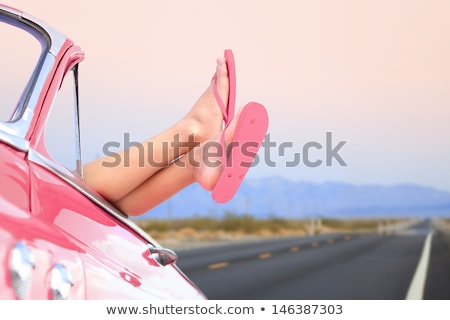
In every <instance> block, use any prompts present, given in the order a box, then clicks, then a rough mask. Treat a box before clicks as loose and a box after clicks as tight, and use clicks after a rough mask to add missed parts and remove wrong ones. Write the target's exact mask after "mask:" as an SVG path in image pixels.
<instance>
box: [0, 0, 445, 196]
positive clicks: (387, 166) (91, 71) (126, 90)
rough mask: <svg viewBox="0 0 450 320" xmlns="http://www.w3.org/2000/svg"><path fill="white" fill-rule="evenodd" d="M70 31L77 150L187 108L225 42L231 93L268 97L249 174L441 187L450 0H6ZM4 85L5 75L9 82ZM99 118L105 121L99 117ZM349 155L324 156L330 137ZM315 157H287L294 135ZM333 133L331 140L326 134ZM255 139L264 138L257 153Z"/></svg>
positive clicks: (241, 98) (168, 120) (167, 120)
mask: <svg viewBox="0 0 450 320" xmlns="http://www.w3.org/2000/svg"><path fill="white" fill-rule="evenodd" d="M3 3H4V4H7V5H10V6H12V7H16V8H18V9H21V10H23V11H26V12H28V13H30V14H32V15H34V16H36V17H39V18H40V19H42V20H44V21H46V22H47V23H49V24H50V25H52V26H54V27H55V28H56V29H58V30H60V31H61V32H63V33H64V34H66V35H67V36H68V37H69V38H70V39H72V40H74V41H75V43H76V44H78V45H80V46H81V47H82V49H83V50H84V51H85V53H86V59H85V61H84V62H83V63H82V65H81V67H80V81H81V83H80V91H81V108H82V123H83V127H82V130H83V144H84V150H83V151H84V158H85V159H86V161H89V160H92V159H94V158H95V157H98V156H100V155H101V150H102V146H103V144H104V143H106V142H108V141H117V142H122V141H123V139H124V138H123V137H124V134H125V133H129V134H130V137H131V139H132V140H136V141H140V140H144V139H146V138H148V137H150V136H153V135H156V134H157V133H159V132H160V131H162V130H164V129H166V128H167V127H169V126H170V125H172V124H173V123H174V122H176V121H177V120H178V119H180V118H181V117H183V116H184V115H185V114H186V113H187V111H188V110H189V109H190V107H191V106H192V105H193V104H194V103H195V101H196V100H197V98H198V97H199V96H200V95H201V94H202V93H203V91H204V90H205V89H206V87H207V86H208V85H209V82H210V79H211V76H212V74H213V72H214V68H215V59H216V58H217V57H219V56H221V55H222V54H223V50H224V49H232V50H233V52H234V56H235V60H236V69H237V71H236V72H237V106H238V107H239V106H241V105H244V104H245V103H247V102H249V101H257V102H260V103H262V104H263V105H264V106H265V107H266V108H267V110H268V113H269V119H270V125H269V133H270V139H271V141H274V142H276V144H277V146H279V145H280V144H282V143H283V142H290V143H292V148H290V149H286V150H285V152H284V156H282V155H281V153H282V152H281V151H279V150H277V149H276V148H272V149H271V151H270V160H271V161H272V162H274V163H275V166H270V165H268V164H264V163H263V162H260V164H259V165H258V166H256V167H254V168H252V169H251V170H250V171H249V173H248V176H249V177H264V176H282V177H285V178H288V179H292V180H307V181H314V182H323V181H342V182H350V183H355V184H383V185H393V184H402V183H413V184H419V185H424V186H431V187H434V188H438V189H442V190H446V191H450V170H449V169H448V164H449V163H450V139H448V138H449V137H450V128H449V126H448V123H449V120H450V108H449V106H450V58H449V57H450V41H449V40H448V31H449V30H450V19H448V16H449V14H450V2H449V1H446V0H430V1H418V0H398V1H385V0H376V1H375V0H366V1H357V0H341V1H336V0H322V1H301V0H281V1H266V0H258V1H253V0H252V1H238V0H227V1H207V0H193V1H174V0H169V1H153V0H129V1H127V2H118V1H104V0H100V1H87V0H78V1H52V0H33V1H26V0H18V1H8V0H3ZM11 85H13V84H11ZM100 127H101V129H99V128H100ZM327 132H330V133H331V137H332V141H331V145H330V147H331V148H332V147H335V146H336V145H338V144H339V143H340V142H341V141H345V143H344V144H343V145H342V147H341V148H340V149H339V155H340V157H341V158H342V159H343V160H344V161H345V163H346V164H347V166H341V165H340V164H339V163H338V162H337V161H335V160H336V159H334V160H333V162H332V165H331V166H326V165H325V151H326V147H325V146H326V136H327ZM310 142H315V143H320V144H321V145H322V146H323V149H321V150H316V149H310V153H309V157H310V159H311V160H313V161H314V160H324V162H323V163H322V165H320V166H318V167H314V168H312V167H308V166H306V165H305V164H304V163H303V162H301V163H299V164H298V165H295V166H288V165H287V163H288V162H291V161H292V159H293V158H294V154H295V153H301V154H303V146H304V145H305V144H306V145H307V144H308V143H310ZM329 143H330V141H329ZM263 153H264V151H262V153H261V156H262V155H263Z"/></svg>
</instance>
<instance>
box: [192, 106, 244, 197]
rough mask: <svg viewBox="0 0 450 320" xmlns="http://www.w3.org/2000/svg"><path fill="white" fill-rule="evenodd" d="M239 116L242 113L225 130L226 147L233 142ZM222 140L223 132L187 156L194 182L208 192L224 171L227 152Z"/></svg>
mask: <svg viewBox="0 0 450 320" xmlns="http://www.w3.org/2000/svg"><path fill="white" fill-rule="evenodd" d="M239 115H240V111H239V112H238V114H237V115H236V117H235V118H234V119H233V120H232V121H231V123H230V124H229V125H228V127H227V128H226V130H225V133H224V137H223V139H224V141H225V142H224V143H225V145H226V146H227V145H229V144H230V143H231V142H232V141H233V136H234V131H235V129H236V124H237V120H238V119H239ZM221 139H222V132H219V133H218V134H217V136H216V137H214V139H212V140H208V141H205V142H203V143H202V144H200V145H199V146H197V147H195V148H193V149H192V150H191V151H190V152H189V153H188V155H187V157H188V158H187V159H186V160H187V162H188V164H187V165H188V166H189V167H190V168H191V170H192V176H193V179H194V181H195V182H197V183H198V184H200V185H201V186H202V188H204V189H205V190H208V191H211V190H212V189H213V188H214V186H215V185H216V183H217V180H218V179H219V176H220V174H221V172H222V170H223V163H222V162H223V161H224V157H223V152H225V151H224V147H223V146H222V144H221Z"/></svg>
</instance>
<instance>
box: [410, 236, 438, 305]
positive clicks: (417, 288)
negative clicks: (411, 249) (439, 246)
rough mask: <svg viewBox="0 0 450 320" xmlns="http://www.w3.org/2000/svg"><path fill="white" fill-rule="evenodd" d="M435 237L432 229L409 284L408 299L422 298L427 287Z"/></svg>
mask: <svg viewBox="0 0 450 320" xmlns="http://www.w3.org/2000/svg"><path fill="white" fill-rule="evenodd" d="M432 238H433V231H431V232H430V233H429V234H428V235H427V237H426V239H425V243H424V245H423V249H422V255H421V256H420V260H419V264H418V265H417V268H416V272H415V273H414V277H413V280H412V281H411V284H410V285H409V289H408V294H407V295H406V300H422V299H423V290H424V289H425V282H426V278H427V270H428V262H429V261H430V251H431V241H432Z"/></svg>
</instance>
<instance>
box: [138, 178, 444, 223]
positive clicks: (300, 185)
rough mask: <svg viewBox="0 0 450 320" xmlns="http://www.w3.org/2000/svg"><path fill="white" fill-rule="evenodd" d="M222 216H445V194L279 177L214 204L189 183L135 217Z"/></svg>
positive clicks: (250, 184)
mask: <svg viewBox="0 0 450 320" xmlns="http://www.w3.org/2000/svg"><path fill="white" fill-rule="evenodd" d="M226 212H233V213H235V214H246V213H248V214H251V215H253V216H255V217H257V218H266V217H269V216H276V217H286V218H305V217H311V216H324V217H335V218H346V217H375V216H376V217H380V216H386V217H389V216H450V193H449V192H445V191H441V190H436V189H433V188H429V187H423V186H418V185H412V184H400V185H394V186H381V185H354V184H349V183H341V182H324V183H313V182H307V181H290V180H287V179H283V178H280V177H268V178H260V179H246V180H245V181H244V182H243V184H242V185H241V188H240V189H239V191H238V193H237V194H236V196H235V197H234V198H233V200H232V201H230V202H229V203H226V204H217V203H215V202H214V201H213V200H212V199H211V194H210V193H209V192H207V191H205V190H203V189H202V188H201V187H199V186H198V185H192V186H190V187H188V188H186V189H185V190H183V191H181V192H180V193H178V194H177V195H175V196H173V197H172V198H171V199H169V200H168V201H166V202H164V203H162V204H161V205H159V206H158V207H156V208H154V209H153V210H151V211H149V212H148V213H146V214H145V215H143V216H141V217H140V218H187V217H192V216H211V217H220V216H222V215H223V214H225V213H226Z"/></svg>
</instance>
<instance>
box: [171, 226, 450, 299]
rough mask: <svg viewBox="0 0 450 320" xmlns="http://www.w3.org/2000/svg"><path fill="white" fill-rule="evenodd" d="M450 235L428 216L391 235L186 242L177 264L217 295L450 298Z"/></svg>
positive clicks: (213, 296) (207, 291)
mask: <svg viewBox="0 0 450 320" xmlns="http://www.w3.org/2000/svg"><path fill="white" fill-rule="evenodd" d="M427 238H429V240H428V241H426V239H427ZM427 242H428V245H426V243H427ZM449 243H450V241H449V239H448V238H445V237H444V236H443V235H441V234H439V233H437V232H435V231H433V229H432V228H431V225H430V222H429V221H423V222H421V223H419V224H417V225H415V226H413V227H411V228H409V229H407V230H403V231H402V232H399V233H398V234H393V235H378V234H364V235H361V234H327V235H320V236H314V237H297V238H288V239H278V240H271V241H268V240H267V241H259V242H254V243H245V244H236V245H226V246H218V247H208V248H201V249H191V250H184V251H180V252H178V254H179V263H178V265H179V266H180V268H181V270H183V271H184V272H185V273H186V275H187V276H188V277H189V278H190V279H191V280H192V281H193V282H194V283H195V284H196V285H197V286H198V287H199V288H200V289H201V290H202V291H203V292H204V293H205V295H206V296H207V298H209V299H212V300H216V299H217V300H228V299H231V300H265V299H271V300H278V299H283V300H298V299H303V300H328V299H333V300H347V299H351V300H358V299H364V300H375V299H376V300H378V299H383V300H399V299H406V298H407V297H408V298H412V299H450V246H449ZM427 246H428V249H427V248H426V247H427ZM419 265H421V266H420V267H419ZM414 292H415V294H414Z"/></svg>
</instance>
